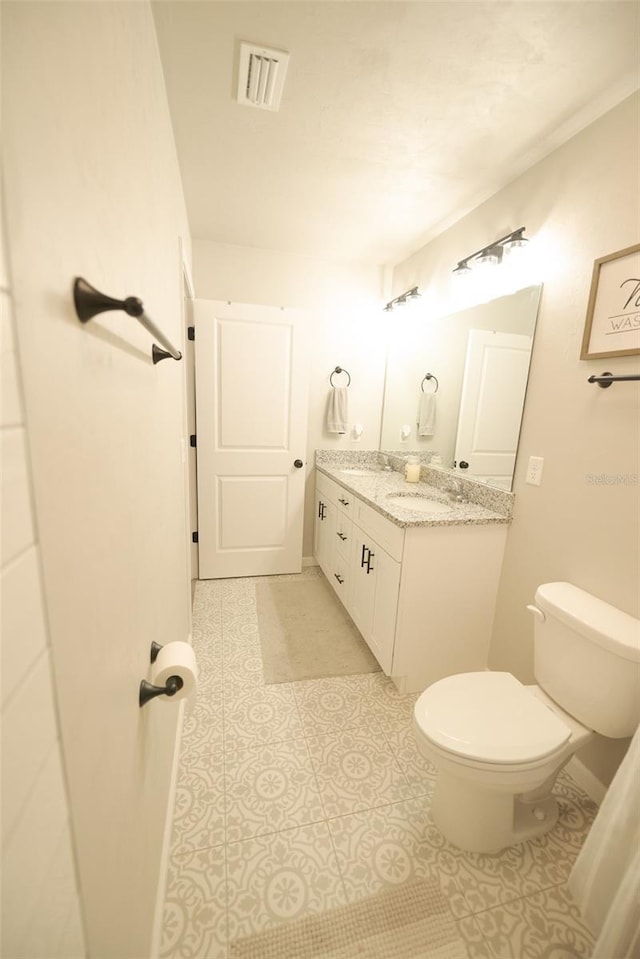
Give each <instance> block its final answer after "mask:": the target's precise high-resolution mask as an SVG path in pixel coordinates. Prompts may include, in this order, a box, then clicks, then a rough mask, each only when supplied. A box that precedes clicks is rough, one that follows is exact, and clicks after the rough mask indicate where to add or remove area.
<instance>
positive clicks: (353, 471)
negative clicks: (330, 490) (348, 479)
mask: <svg viewBox="0 0 640 959" xmlns="http://www.w3.org/2000/svg"><path fill="white" fill-rule="evenodd" d="M340 472H341V473H347V475H348V476H371V474H372V473H379V472H380V470H376V469H369V470H367V469H351V468H349V469H345V470H342V469H341V470H340Z"/></svg>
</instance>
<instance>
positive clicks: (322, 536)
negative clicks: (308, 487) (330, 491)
mask: <svg viewBox="0 0 640 959" xmlns="http://www.w3.org/2000/svg"><path fill="white" fill-rule="evenodd" d="M335 528H336V508H335V506H334V505H333V503H331V502H330V501H329V500H328V499H327V497H326V496H324V495H323V494H316V535H315V554H316V559H317V560H318V562H319V563H320V566H321V568H322V571H323V572H324V574H325V576H327V577H330V576H331V575H332V565H333V550H334V542H333V541H334V539H335Z"/></svg>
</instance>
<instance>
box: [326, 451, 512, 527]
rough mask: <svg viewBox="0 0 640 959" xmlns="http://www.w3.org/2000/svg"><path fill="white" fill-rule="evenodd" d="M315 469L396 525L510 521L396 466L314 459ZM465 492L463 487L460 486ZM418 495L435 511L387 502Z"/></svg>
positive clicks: (492, 523) (485, 523)
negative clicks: (412, 477)
mask: <svg viewBox="0 0 640 959" xmlns="http://www.w3.org/2000/svg"><path fill="white" fill-rule="evenodd" d="M316 469H317V470H318V471H319V472H321V473H324V475H325V476H328V477H329V479H332V480H334V481H335V482H336V483H339V484H340V485H341V486H343V487H344V488H345V489H347V490H349V491H350V492H351V493H354V494H355V495H356V496H359V497H360V498H361V499H362V500H364V502H365V503H367V505H369V506H371V507H372V509H375V510H377V512H378V513H381V514H382V515H383V516H385V517H386V518H387V519H389V520H391V522H392V523H395V524H396V526H402V527H409V526H411V527H413V526H474V525H494V524H500V523H502V524H504V523H509V522H510V520H511V517H510V515H505V514H503V513H499V512H496V511H494V510H491V509H488V508H487V507H485V506H482V505H480V504H478V503H472V502H468V501H465V502H462V503H456V502H453V501H452V500H451V499H450V498H449V496H448V495H447V493H446V492H445V491H444V490H443V489H442V488H438V487H437V486H432V485H430V484H428V483H425V482H423V481H422V480H421V481H420V482H418V483H407V482H406V480H405V479H404V476H403V474H402V473H400V472H398V471H397V470H384V469H382V468H381V467H379V466H375V465H373V464H371V465H367V466H364V465H361V464H353V465H350V464H348V463H331V464H329V463H326V462H322V463H319V462H318V461H317V460H316ZM463 495H464V487H463ZM398 496H402V497H404V496H420V497H421V501H422V502H424V503H425V505H426V503H427V502H433V503H434V511H433V513H431V512H424V511H423V509H422V508H421V509H420V510H416V509H412V508H411V507H410V506H407V507H404V506H401V505H398V504H397V501H394V502H390V497H398ZM438 504H445V505H446V506H447V507H448V512H442V511H441V509H442V506H439V505H438Z"/></svg>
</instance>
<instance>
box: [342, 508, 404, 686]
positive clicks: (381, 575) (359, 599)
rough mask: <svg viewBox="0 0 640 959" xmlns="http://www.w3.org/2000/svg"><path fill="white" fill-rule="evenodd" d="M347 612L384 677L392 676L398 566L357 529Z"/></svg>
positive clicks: (354, 536) (354, 528)
mask: <svg viewBox="0 0 640 959" xmlns="http://www.w3.org/2000/svg"><path fill="white" fill-rule="evenodd" d="M353 539H354V548H353V554H352V567H351V592H350V606H349V612H350V613H351V616H352V618H353V621H354V622H355V624H356V626H357V627H358V629H359V630H360V632H361V633H362V635H363V637H364V639H365V640H366V642H367V645H368V646H369V648H370V650H371V652H372V653H373V655H374V656H375V657H376V659H377V660H378V662H379V663H380V665H381V666H382V668H383V670H384V671H385V673H386V674H387V675H389V674H390V672H391V663H392V660H393V647H394V642H395V631H396V613H397V609H398V592H399V589H400V563H397V562H396V561H395V560H394V559H392V558H391V557H390V556H389V554H388V553H386V552H385V550H383V549H382V547H381V546H379V545H378V544H377V543H376V542H375V540H372V539H371V537H370V536H368V535H367V534H366V533H364V532H363V531H362V530H361V529H360V527H358V526H355V525H354V527H353Z"/></svg>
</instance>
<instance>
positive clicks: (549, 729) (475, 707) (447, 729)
mask: <svg viewBox="0 0 640 959" xmlns="http://www.w3.org/2000/svg"><path fill="white" fill-rule="evenodd" d="M414 718H415V722H416V724H417V726H418V729H419V730H420V732H421V733H422V734H423V735H424V736H425V737H426V738H427V739H428V740H429V741H430V742H431V743H433V745H434V746H436V747H437V748H438V750H443V751H444V752H445V753H448V754H450V755H452V758H454V757H460V760H461V761H462V762H463V763H464V762H465V760H466V761H467V762H471V763H480V764H482V763H489V764H491V765H496V766H499V767H503V768H509V767H513V766H517V765H523V764H525V765H526V764H528V763H534V764H535V763H537V762H540V761H541V760H544V759H545V758H548V757H550V756H552V755H553V754H554V753H556V752H559V751H561V750H562V747H563V746H565V745H566V743H567V742H568V741H569V739H570V737H571V733H572V731H571V729H570V728H569V727H568V726H567V725H566V724H565V723H564V722H562V720H561V719H559V718H558V716H556V715H555V713H554V712H553V711H552V710H551V709H550V708H549V707H548V706H546V705H545V704H544V703H543V702H542V701H541V700H539V699H537V698H536V697H535V696H534V695H532V694H531V692H529V691H528V690H527V687H526V686H523V684H522V683H520V682H519V681H518V680H517V679H516V678H515V676H512V675H511V673H504V672H476V673H460V674H458V675H456V676H448V677H447V678H446V679H441V680H439V681H438V682H436V683H434V684H433V685H432V686H429V687H428V688H427V689H426V690H425V691H424V692H423V693H422V694H421V695H420V696H419V698H418V700H417V701H416V704H415V709H414Z"/></svg>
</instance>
